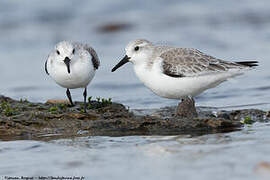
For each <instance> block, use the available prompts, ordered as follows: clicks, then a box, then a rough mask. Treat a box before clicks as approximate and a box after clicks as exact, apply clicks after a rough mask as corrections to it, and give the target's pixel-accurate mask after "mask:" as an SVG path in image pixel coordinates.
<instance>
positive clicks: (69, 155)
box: [0, 0, 270, 180]
mask: <svg viewBox="0 0 270 180" xmlns="http://www.w3.org/2000/svg"><path fill="white" fill-rule="evenodd" d="M112 25H113V27H115V25H116V28H112ZM117 27H119V29H117ZM0 33H1V36H0V81H1V85H0V93H1V94H4V95H6V96H10V97H12V98H15V99H20V98H27V99H28V100H30V101H35V102H45V101H46V100H47V99H53V98H57V99H63V98H66V97H65V90H64V89H63V88H61V87H59V86H58V85H56V84H55V83H54V82H53V80H52V79H50V78H49V77H48V76H47V75H46V73H45V71H44V63H45V60H46V58H47V55H48V53H49V51H51V50H52V48H53V46H54V45H55V43H57V42H58V41H60V40H76V41H82V42H87V43H89V44H91V45H92V46H93V47H94V48H95V49H96V50H97V53H98V54H99V57H100V60H101V68H100V69H99V71H98V72H97V74H96V76H95V78H94V80H93V81H92V83H91V85H90V86H89V87H88V91H89V95H91V96H93V97H97V96H101V97H111V98H112V99H113V101H117V102H120V103H123V104H125V105H126V106H129V107H131V108H133V109H137V108H147V109H148V108H149V109H151V108H160V107H164V106H172V105H176V103H177V101H175V100H167V99H162V98H160V97H158V96H156V95H154V94H153V93H152V92H151V91H150V90H148V89H147V88H145V87H144V86H143V85H142V83H141V82H139V80H138V79H137V78H136V76H135V74H134V72H133V69H132V65H131V64H128V65H126V66H125V67H122V68H121V69H119V71H117V72H115V73H111V72H110V69H111V68H112V67H113V66H114V65H115V64H116V63H117V62H118V61H119V60H120V59H121V58H122V57H123V56H124V47H125V46H126V44H127V43H128V42H129V41H131V40H134V39H137V38H146V39H148V40H150V41H152V42H154V43H156V44H162V45H165V44H166V45H173V46H179V47H193V48H197V49H200V50H201V51H203V52H205V53H208V54H211V55H213V56H215V57H218V58H222V59H225V60H240V61H241V60H258V61H259V62H260V66H259V67H258V68H257V69H256V70H254V71H251V72H249V73H247V74H245V75H244V76H241V77H238V78H236V79H234V80H232V81H229V82H225V83H223V84H222V85H220V86H219V87H217V88H215V89H211V90H208V91H206V92H205V93H203V94H202V95H200V96H198V97H197V105H199V106H218V107H224V106H236V107H237V108H246V106H242V105H249V104H255V105H252V106H250V107H255V108H261V109H264V110H267V109H269V104H268V102H269V99H270V94H269V89H270V84H269V80H270V74H269V65H270V61H269V59H270V53H269V50H270V1H267V0H261V1H253V0H239V1H235V0H227V1H213V0H204V1H194V0H191V1H183V0H181V1H176V0H170V1H164V0H155V1H154V0H149V1H144V0H138V1H124V0H115V1H105V0H94V1H86V0H82V1H76V0H70V1H65V0H59V1H53V0H47V1H42V0H28V1H16V0H1V1H0ZM72 95H73V98H74V100H76V101H82V90H73V91H72ZM269 132H270V126H269V124H255V125H254V126H252V127H250V128H245V129H244V130H242V131H238V132H233V133H229V134H212V135H205V136H199V137H189V136H174V137H171V136H169V137H167V136H161V137H156V136H153V137H151V136H150V137H143V136H133V137H84V138H76V139H63V140H56V141H51V142H46V143H45V142H38V141H8V142H3V141H0V162H1V163H0V176H1V175H35V176H37V175H61V176H64V175H80V176H87V177H92V179H127V178H128V179H209V177H212V179H217V180H218V179H237V180H238V179H255V178H258V177H259V176H260V175H259V174H258V173H256V171H255V169H254V168H255V167H256V165H257V164H258V163H259V162H261V161H270V159H269V149H270V146H269V144H270V143H269V138H270V133H269ZM3 162H4V163H3Z"/></svg>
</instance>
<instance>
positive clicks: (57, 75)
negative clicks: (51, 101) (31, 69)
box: [45, 41, 100, 112]
mask: <svg viewBox="0 0 270 180" xmlns="http://www.w3.org/2000/svg"><path fill="white" fill-rule="evenodd" d="M99 64H100V62H99V59H98V56H97V53H96V52H95V50H94V49H93V48H92V47H90V46H88V45H87V44H81V43H77V42H69V41H61V42H59V43H58V44H56V46H55V48H54V50H53V51H52V52H51V53H50V54H49V56H48V59H47V61H46V63H45V71H46V73H47V74H48V75H50V76H51V77H52V78H53V79H54V81H55V82H56V83H57V84H59V85H60V86H62V87H64V88H67V90H66V94H67V97H68V99H69V102H70V104H71V106H74V104H73V101H72V98H71V95H70V91H69V89H75V88H84V92H83V96H84V111H85V112H86V97H87V85H88V84H89V83H90V81H91V80H92V79H93V77H94V75H95V72H96V70H97V69H98V67H99Z"/></svg>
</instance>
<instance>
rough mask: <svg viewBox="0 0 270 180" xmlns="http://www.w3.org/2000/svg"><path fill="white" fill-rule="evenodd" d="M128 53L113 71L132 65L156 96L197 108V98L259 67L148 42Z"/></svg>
mask: <svg viewBox="0 0 270 180" xmlns="http://www.w3.org/2000/svg"><path fill="white" fill-rule="evenodd" d="M125 50H126V56H125V57H124V58H123V59H122V60H121V61H120V62H119V63H118V64H117V65H116V66H115V67H114V68H113V69H112V72H113V71H115V70H116V69H118V68H119V67H120V66H122V65H124V64H125V63H127V62H132V63H133V65H134V71H135V73H136V75H137V76H138V78H139V79H140V80H141V81H142V82H143V83H144V85H145V86H146V87H148V88H149V89H150V90H152V91H153V92H154V93H155V94H157V95H159V96H161V97H165V98H170V99H179V100H180V99H182V100H183V99H189V100H190V101H191V102H193V107H194V100H193V97H194V96H196V95H198V94H200V93H202V92H203V91H205V90H206V89H209V88H213V87H216V86H217V85H219V84H220V83H222V82H224V81H226V80H227V79H229V78H232V77H235V76H238V75H241V74H242V73H244V71H246V70H250V69H251V67H253V66H257V61H242V62H228V61H224V60H221V59H217V58H215V57H212V56H209V55H206V54H204V53H202V52H200V51H199V50H196V49H191V48H176V47H169V46H155V45H153V44H152V43H151V42H149V41H147V40H144V39H138V40H135V41H132V42H130V43H129V44H128V45H127V47H126V48H125ZM194 109H195V107H194ZM195 112H196V110H195Z"/></svg>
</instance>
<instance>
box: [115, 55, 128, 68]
mask: <svg viewBox="0 0 270 180" xmlns="http://www.w3.org/2000/svg"><path fill="white" fill-rule="evenodd" d="M129 59H130V57H128V56H127V55H125V57H124V58H123V59H122V60H121V61H120V62H119V63H118V64H116V66H114V68H112V72H114V71H115V70H116V69H118V68H120V67H121V66H123V65H124V64H126V63H127V62H128V60H129Z"/></svg>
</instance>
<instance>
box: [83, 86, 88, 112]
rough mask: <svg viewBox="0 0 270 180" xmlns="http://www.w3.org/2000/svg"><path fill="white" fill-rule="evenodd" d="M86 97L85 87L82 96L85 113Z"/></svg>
mask: <svg viewBox="0 0 270 180" xmlns="http://www.w3.org/2000/svg"><path fill="white" fill-rule="evenodd" d="M86 97H87V87H85V88H84V92H83V98H84V112H85V113H86Z"/></svg>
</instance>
